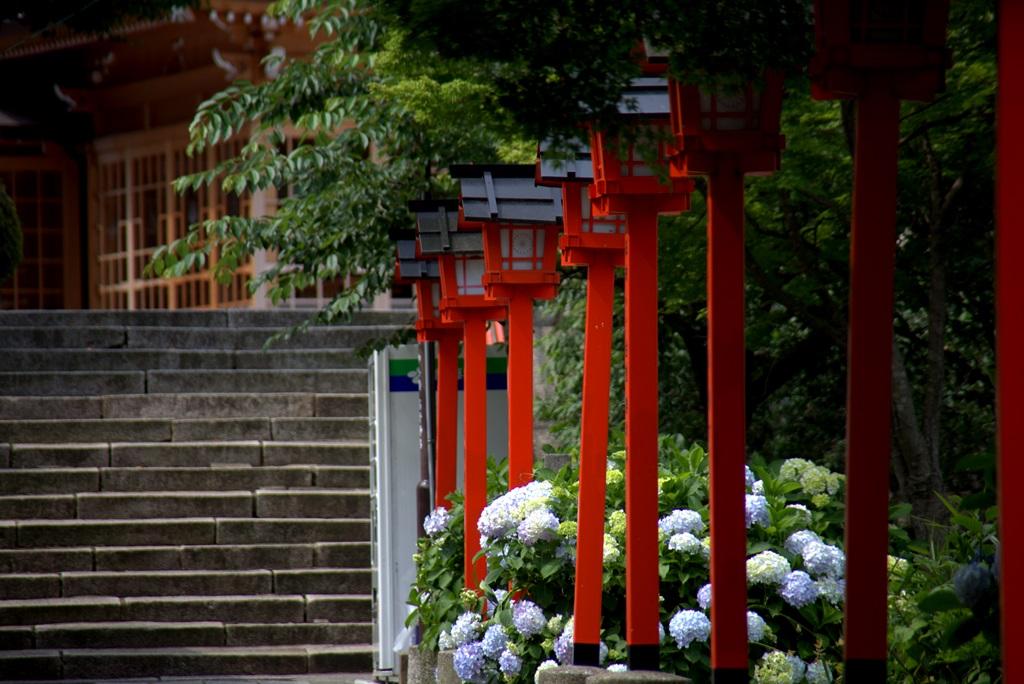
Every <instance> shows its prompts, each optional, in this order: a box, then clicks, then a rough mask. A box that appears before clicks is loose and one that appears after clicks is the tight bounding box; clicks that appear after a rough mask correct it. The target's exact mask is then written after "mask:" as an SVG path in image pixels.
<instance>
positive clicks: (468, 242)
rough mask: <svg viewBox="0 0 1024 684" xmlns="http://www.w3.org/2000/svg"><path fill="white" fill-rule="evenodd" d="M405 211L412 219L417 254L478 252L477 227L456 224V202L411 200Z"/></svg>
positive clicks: (451, 200) (457, 206)
mask: <svg viewBox="0 0 1024 684" xmlns="http://www.w3.org/2000/svg"><path fill="white" fill-rule="evenodd" d="M409 210H410V211H411V212H412V213H413V214H414V215H415V216H416V240H417V242H418V245H419V252H420V253H421V254H423V255H438V254H445V253H448V252H460V251H461V252H471V251H474V250H479V249H480V236H479V230H480V227H479V226H478V225H469V224H465V222H460V214H459V201H458V200H454V199H440V200H436V199H430V200H413V201H412V202H409Z"/></svg>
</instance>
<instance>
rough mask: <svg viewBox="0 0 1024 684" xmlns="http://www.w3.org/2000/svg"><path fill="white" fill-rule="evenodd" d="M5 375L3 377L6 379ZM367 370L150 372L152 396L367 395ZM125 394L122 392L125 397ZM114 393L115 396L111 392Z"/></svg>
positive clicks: (149, 387)
mask: <svg viewBox="0 0 1024 684" xmlns="http://www.w3.org/2000/svg"><path fill="white" fill-rule="evenodd" d="M2 376H3V374H0V379H2ZM366 383H367V380H366V370H365V369H362V368H347V369H340V370H323V369H318V370H308V369H297V370H293V369H258V368H257V369H246V370H224V369H213V370H151V371H146V389H145V392H147V393H149V394H168V393H183V394H188V393H192V392H201V393H209V392H258V393H263V394H266V393H271V392H320V393H326V392H330V393H344V392H352V393H360V392H363V393H365V392H366V386H367V385H366ZM95 393H97V394H101V392H95ZM123 393H124V392H120V394H123ZM110 394H114V392H111V393H110Z"/></svg>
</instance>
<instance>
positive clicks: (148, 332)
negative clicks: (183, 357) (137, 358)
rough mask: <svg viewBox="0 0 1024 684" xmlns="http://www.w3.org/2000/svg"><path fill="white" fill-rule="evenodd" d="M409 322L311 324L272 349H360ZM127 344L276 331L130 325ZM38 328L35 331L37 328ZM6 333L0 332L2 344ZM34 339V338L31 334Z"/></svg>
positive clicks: (252, 345) (239, 344) (182, 342)
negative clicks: (310, 326)
mask: <svg viewBox="0 0 1024 684" xmlns="http://www.w3.org/2000/svg"><path fill="white" fill-rule="evenodd" d="M405 328H406V326H391V325H380V326H376V325H365V326H356V325H354V326H344V327H334V328H310V329H309V330H307V331H305V332H301V333H298V334H296V335H294V336H292V337H291V338H289V339H279V340H277V341H275V342H273V343H272V344H271V345H270V346H269V347H267V348H269V349H275V350H281V349H333V350H338V349H358V348H360V347H362V346H363V345H365V344H368V343H370V342H373V341H375V340H380V339H386V338H389V337H391V336H392V335H394V334H395V333H397V332H399V331H401V330H404V329H405ZM123 330H124V336H125V342H124V344H125V346H127V347H129V348H133V349H222V350H225V349H226V350H239V349H241V350H261V349H264V348H265V345H266V344H267V342H268V340H269V339H270V337H271V336H272V335H273V333H274V332H275V331H274V330H271V329H269V328H257V327H253V328H219V329H218V328H207V327H195V328H192V327H180V328H159V327H152V328H146V327H131V328H124V329H123ZM34 332H35V331H34ZM5 337H6V335H5V334H3V333H2V332H0V344H2V343H3V341H4V338H5ZM10 339H11V340H12V342H13V343H10V344H9V345H8V346H10V347H29V348H33V347H34V348H39V347H49V346H64V347H66V346H100V345H80V344H75V345H68V344H47V343H46V342H47V340H46V339H45V338H44V339H42V340H37V341H36V342H35V343H34V344H33V343H31V342H30V343H29V344H17V342H20V340H21V338H20V337H18V336H13V335H12V336H10ZM30 339H35V338H30ZM103 346H110V345H103Z"/></svg>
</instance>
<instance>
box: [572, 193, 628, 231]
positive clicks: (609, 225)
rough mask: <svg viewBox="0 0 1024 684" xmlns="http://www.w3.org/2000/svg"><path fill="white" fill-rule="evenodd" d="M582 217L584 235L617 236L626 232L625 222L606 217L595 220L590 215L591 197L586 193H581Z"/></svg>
mask: <svg viewBox="0 0 1024 684" xmlns="http://www.w3.org/2000/svg"><path fill="white" fill-rule="evenodd" d="M579 196H580V216H581V217H582V219H583V220H582V221H581V222H580V223H581V224H582V228H583V232H584V233H597V234H600V235H615V234H616V233H619V234H623V233H625V232H626V225H625V222H624V221H621V220H619V221H616V220H614V219H613V218H612V217H610V216H609V217H606V218H603V219H600V218H595V217H594V216H593V215H592V214H591V213H590V195H588V194H587V193H586V192H580V193H579Z"/></svg>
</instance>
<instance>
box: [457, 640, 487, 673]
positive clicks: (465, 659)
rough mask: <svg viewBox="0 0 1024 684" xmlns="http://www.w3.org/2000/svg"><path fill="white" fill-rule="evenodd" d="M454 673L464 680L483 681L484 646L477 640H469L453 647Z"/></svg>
mask: <svg viewBox="0 0 1024 684" xmlns="http://www.w3.org/2000/svg"><path fill="white" fill-rule="evenodd" d="M453 660H454V665H455V673H456V674H457V675H459V679H461V680H462V681H464V682H483V681H484V647H483V646H481V645H480V642H478V641H470V642H469V643H465V644H462V645H461V646H459V647H458V648H457V649H455V655H454V657H453Z"/></svg>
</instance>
